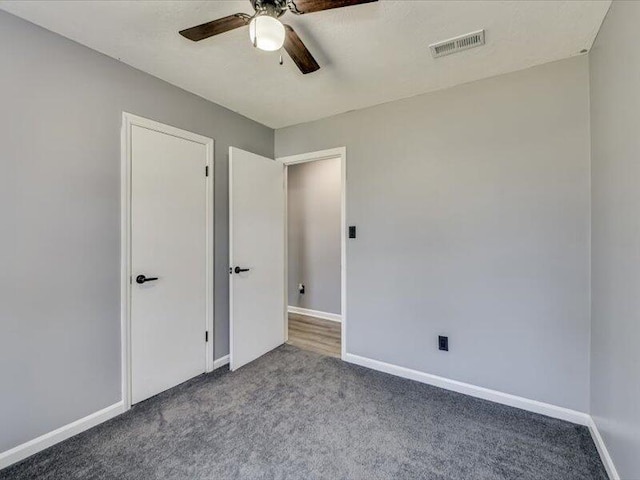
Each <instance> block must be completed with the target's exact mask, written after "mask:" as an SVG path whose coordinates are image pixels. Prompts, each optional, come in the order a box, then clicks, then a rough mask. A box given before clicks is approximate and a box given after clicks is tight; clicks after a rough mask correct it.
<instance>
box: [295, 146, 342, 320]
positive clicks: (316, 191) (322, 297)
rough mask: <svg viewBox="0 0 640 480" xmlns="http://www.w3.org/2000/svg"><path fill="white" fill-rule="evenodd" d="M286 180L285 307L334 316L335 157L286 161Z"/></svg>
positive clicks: (337, 206)
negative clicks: (301, 291) (301, 288)
mask: <svg viewBox="0 0 640 480" xmlns="http://www.w3.org/2000/svg"><path fill="white" fill-rule="evenodd" d="M287 181H288V194H287V197H288V198H287V205H288V210H287V212H288V219H287V220H288V249H289V259H288V260H289V305H291V306H295V307H301V308H309V309H311V310H319V311H321V312H328V313H337V314H340V293H341V292H340V240H341V233H340V230H341V227H342V226H341V224H340V223H341V222H340V213H341V200H342V198H341V168H340V159H339V158H333V159H328V160H319V161H315V162H308V163H300V164H297V165H291V166H290V167H288V172H287ZM299 283H303V284H304V285H305V293H304V295H301V294H299V293H298V284H299Z"/></svg>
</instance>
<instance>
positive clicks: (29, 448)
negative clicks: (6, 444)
mask: <svg viewBox="0 0 640 480" xmlns="http://www.w3.org/2000/svg"><path fill="white" fill-rule="evenodd" d="M124 411H125V406H124V402H122V401H121V402H118V403H115V404H113V405H111V406H109V407H106V408H103V409H102V410H99V411H97V412H95V413H92V414H91V415H87V416H86V417H84V418H81V419H80V420H76V421H75V422H71V423H69V424H67V425H64V426H62V427H60V428H58V429H56V430H53V431H52V432H49V433H45V434H44V435H41V436H39V437H38V438H34V439H33V440H29V441H28V442H26V443H23V444H22V445H18V446H17V447H14V448H12V449H11V450H7V451H6V452H2V453H0V470H1V469H3V468H6V467H8V466H9V465H12V464H14V463H16V462H19V461H20V460H24V459H25V458H27V457H30V456H31V455H33V454H34V453H38V452H39V451H41V450H44V449H45V448H49V447H50V446H52V445H55V444H56V443H59V442H62V441H63V440H66V439H67V438H69V437H73V436H74V435H77V434H79V433H81V432H84V431H85V430H88V429H90V428H91V427H95V426H96V425H98V424H100V423H102V422H106V421H107V420H109V419H111V418H113V417H116V416H118V415H120V414H121V413H123V412H124Z"/></svg>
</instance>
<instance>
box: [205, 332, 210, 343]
mask: <svg viewBox="0 0 640 480" xmlns="http://www.w3.org/2000/svg"><path fill="white" fill-rule="evenodd" d="M204 341H205V342H208V341H209V331H206V332H204Z"/></svg>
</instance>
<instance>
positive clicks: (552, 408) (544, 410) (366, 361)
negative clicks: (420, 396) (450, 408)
mask: <svg viewBox="0 0 640 480" xmlns="http://www.w3.org/2000/svg"><path fill="white" fill-rule="evenodd" d="M344 360H345V361H346V362H349V363H355V364H356V365H360V366H363V367H367V368H371V369H373V370H378V371H379V372H385V373H390V374H391V375H396V376H398V377H403V378H408V379H410V380H415V381H417V382H421V383H427V384H429V385H433V386H435V387H440V388H444V389H446V390H453V391H454V392H458V393H464V394H465V395H470V396H472V397H477V398H482V399H484V400H489V401H491V402H495V403H501V404H502V405H508V406H510V407H515V408H520V409H522V410H527V411H529V412H534V413H540V414H542V415H546V416H548V417H553V418H559V419H560V420H566V421H568V422H572V423H577V424H579V425H585V426H588V425H589V421H590V420H591V417H590V416H589V414H587V413H583V412H578V411H576V410H571V409H569V408H564V407H558V406H556V405H551V404H549V403H543V402H539V401H537V400H530V399H528V398H524V397H518V396H516V395H511V394H509V393H503V392H499V391H497V390H491V389H488V388H484V387H478V386H476V385H471V384H469V383H463V382H459V381H457V380H450V379H448V378H445V377H439V376H437V375H432V374H430V373H424V372H420V371H418V370H412V369H410V368H405V367H400V366H397V365H392V364H390V363H385V362H380V361H378V360H372V359H370V358H366V357H361V356H359V355H354V354H352V353H347V354H346V355H345V358H344Z"/></svg>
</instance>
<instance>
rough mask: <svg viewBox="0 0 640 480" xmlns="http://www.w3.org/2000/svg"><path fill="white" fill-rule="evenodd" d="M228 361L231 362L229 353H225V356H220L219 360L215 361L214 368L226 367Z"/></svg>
mask: <svg viewBox="0 0 640 480" xmlns="http://www.w3.org/2000/svg"><path fill="white" fill-rule="evenodd" d="M227 363H229V355H225V356H224V357H220V358H218V359H217V360H214V361H213V369H214V370H216V369H218V368H220V367H224V366H225V365H226V364H227Z"/></svg>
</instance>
